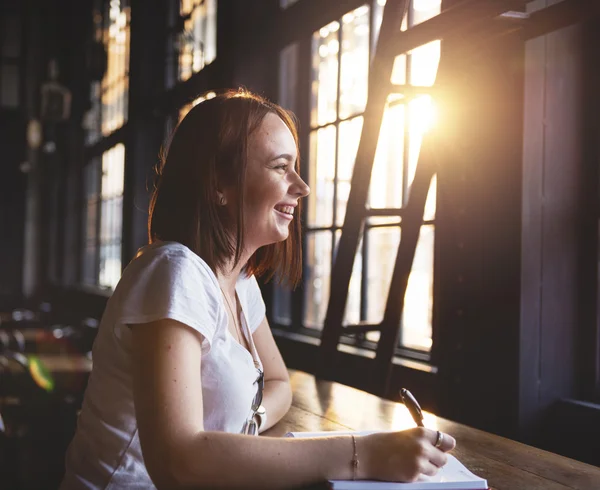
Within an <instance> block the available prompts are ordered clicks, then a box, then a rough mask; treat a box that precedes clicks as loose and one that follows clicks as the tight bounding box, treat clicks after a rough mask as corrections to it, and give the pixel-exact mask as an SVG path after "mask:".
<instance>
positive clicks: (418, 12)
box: [412, 0, 442, 26]
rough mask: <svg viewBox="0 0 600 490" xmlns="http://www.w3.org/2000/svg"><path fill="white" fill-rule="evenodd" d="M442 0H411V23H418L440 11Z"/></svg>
mask: <svg viewBox="0 0 600 490" xmlns="http://www.w3.org/2000/svg"><path fill="white" fill-rule="evenodd" d="M441 8H442V0H413V2H412V25H413V26H414V25H417V24H420V23H421V22H424V21H426V20H428V19H431V18H432V17H435V16H436V15H437V14H439V13H440V10H441Z"/></svg>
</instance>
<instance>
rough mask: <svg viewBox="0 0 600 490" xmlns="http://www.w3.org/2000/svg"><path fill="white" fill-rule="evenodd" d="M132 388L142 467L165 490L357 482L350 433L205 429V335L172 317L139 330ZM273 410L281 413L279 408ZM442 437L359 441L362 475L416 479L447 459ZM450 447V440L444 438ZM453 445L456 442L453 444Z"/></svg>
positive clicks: (417, 434) (407, 434)
mask: <svg viewBox="0 0 600 490" xmlns="http://www.w3.org/2000/svg"><path fill="white" fill-rule="evenodd" d="M132 332H133V339H132V340H133V342H132V346H133V347H132V348H133V359H132V365H133V378H134V382H133V385H134V386H133V388H134V400H135V410H136V417H137V422H138V429H139V437H140V443H141V446H142V452H143V455H144V462H145V464H146V468H147V470H148V473H149V474H150V477H151V478H152V480H153V482H154V484H155V485H156V486H157V487H158V488H159V489H161V488H168V489H177V488H213V489H215V488H261V489H271V488H278V489H281V488H293V487H297V486H301V485H305V484H310V483H314V482H318V481H324V480H326V479H349V478H351V477H352V467H351V464H350V462H351V460H352V456H353V446H352V440H351V438H350V437H349V436H337V437H326V438H313V439H293V438H273V437H254V436H244V435H240V434H229V433H224V432H205V431H204V426H203V412H202V387H201V377H200V365H201V337H200V334H198V333H197V332H196V331H194V330H193V329H191V328H189V327H187V326H186V325H183V324H182V323H179V322H176V321H174V320H160V321H156V322H151V323H147V324H140V325H133V326H132ZM274 410H275V409H274ZM435 435H436V433H435V432H434V431H428V430H427V429H414V430H411V431H404V432H398V433H385V434H375V435H373V436H365V437H357V438H356V441H357V444H356V445H357V451H358V458H359V460H360V464H359V467H358V477H359V478H387V479H398V480H411V479H414V478H416V477H417V476H418V474H419V473H421V472H423V473H428V474H432V473H434V472H435V471H436V467H437V466H442V465H443V464H444V462H445V455H444V454H443V453H442V451H440V450H438V449H437V448H434V447H433V442H434V441H435ZM444 441H445V444H447V445H448V447H445V448H443V449H444V450H448V449H451V447H450V444H451V443H452V441H453V440H452V438H451V437H450V436H448V437H447V438H444ZM452 446H453V444H452Z"/></svg>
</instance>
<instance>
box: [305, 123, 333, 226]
mask: <svg viewBox="0 0 600 490" xmlns="http://www.w3.org/2000/svg"><path fill="white" fill-rule="evenodd" d="M335 132H336V128H335V126H326V127H324V128H321V129H319V130H317V131H313V132H312V133H311V134H310V159H309V186H310V188H311V193H310V194H309V195H308V226H331V224H332V222H333V182H334V173H335Z"/></svg>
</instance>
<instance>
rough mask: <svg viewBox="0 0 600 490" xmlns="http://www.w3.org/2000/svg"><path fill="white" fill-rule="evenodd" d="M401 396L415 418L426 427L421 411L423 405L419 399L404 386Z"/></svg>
mask: <svg viewBox="0 0 600 490" xmlns="http://www.w3.org/2000/svg"><path fill="white" fill-rule="evenodd" d="M400 396H401V397H402V403H404V405H405V406H406V408H408V411H409V412H410V414H411V416H412V418H413V420H414V421H415V423H416V424H417V425H418V426H419V427H424V425H423V412H422V411H421V406H420V405H419V402H418V401H417V399H416V398H415V397H414V396H413V394H412V393H411V392H410V391H408V390H407V389H406V388H402V389H401V390H400Z"/></svg>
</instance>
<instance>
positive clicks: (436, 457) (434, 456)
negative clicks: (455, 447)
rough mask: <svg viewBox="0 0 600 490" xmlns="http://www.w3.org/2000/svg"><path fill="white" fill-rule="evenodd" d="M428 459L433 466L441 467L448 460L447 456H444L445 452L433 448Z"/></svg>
mask: <svg viewBox="0 0 600 490" xmlns="http://www.w3.org/2000/svg"><path fill="white" fill-rule="evenodd" d="M429 461H430V462H431V464H433V465H434V466H436V467H438V468H441V467H442V466H444V465H445V464H446V463H447V462H448V456H446V453H444V452H442V451H440V450H439V449H435V448H434V449H433V450H432V451H431V454H430V455H429Z"/></svg>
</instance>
